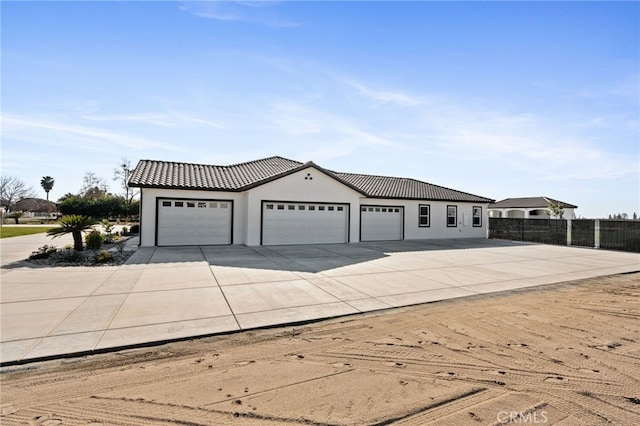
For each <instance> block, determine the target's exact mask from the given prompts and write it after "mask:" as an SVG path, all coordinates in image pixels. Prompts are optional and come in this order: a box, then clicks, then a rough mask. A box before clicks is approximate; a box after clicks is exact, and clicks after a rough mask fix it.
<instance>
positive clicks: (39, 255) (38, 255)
mask: <svg viewBox="0 0 640 426" xmlns="http://www.w3.org/2000/svg"><path fill="white" fill-rule="evenodd" d="M57 251H58V249H57V248H56V247H55V246H50V245H44V246H42V247H40V248H38V250H36V251H33V252H31V255H30V256H29V259H48V258H49V257H50V256H51V255H52V254H53V253H55V252H57Z"/></svg>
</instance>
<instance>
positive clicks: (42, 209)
mask: <svg viewBox="0 0 640 426" xmlns="http://www.w3.org/2000/svg"><path fill="white" fill-rule="evenodd" d="M13 211H14V212H22V217H36V218H55V217H56V212H57V211H58V208H57V206H56V203H54V202H52V201H47V200H43V199H42V198H23V199H22V200H20V201H18V202H16V203H15V204H14V206H13Z"/></svg>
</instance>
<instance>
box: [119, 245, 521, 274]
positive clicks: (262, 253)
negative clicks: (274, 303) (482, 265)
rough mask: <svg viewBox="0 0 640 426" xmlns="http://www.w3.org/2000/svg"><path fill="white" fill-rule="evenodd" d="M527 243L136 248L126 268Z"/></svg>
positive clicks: (300, 262) (307, 263)
mask: <svg viewBox="0 0 640 426" xmlns="http://www.w3.org/2000/svg"><path fill="white" fill-rule="evenodd" d="M521 245H528V244H527V243H520V242H512V241H505V240H487V239H436V240H405V241H378V242H361V243H357V244H313V245H287V246H258V247H247V246H180V247H140V248H139V249H138V250H137V251H136V253H134V255H133V256H132V257H131V258H130V259H129V260H128V261H127V263H126V264H127V265H146V264H172V263H175V264H184V263H192V262H207V263H208V264H209V265H210V266H218V267H230V268H250V269H266V270H275V271H293V272H310V273H317V272H322V271H326V270H329V269H335V268H340V267H344V266H349V265H354V264H359V263H364V262H368V261H371V260H376V259H381V258H385V257H389V254H390V253H411V252H425V251H434V250H466V249H478V248H491V247H513V246H521Z"/></svg>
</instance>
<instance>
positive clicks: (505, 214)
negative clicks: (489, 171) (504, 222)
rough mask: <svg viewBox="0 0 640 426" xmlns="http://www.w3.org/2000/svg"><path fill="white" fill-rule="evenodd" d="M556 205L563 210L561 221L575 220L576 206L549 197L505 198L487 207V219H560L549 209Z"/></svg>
mask: <svg viewBox="0 0 640 426" xmlns="http://www.w3.org/2000/svg"><path fill="white" fill-rule="evenodd" d="M550 204H556V205H559V206H561V207H562V208H563V210H564V212H563V214H562V218H563V219H575V218H576V214H575V209H577V208H578V206H575V205H573V204H569V203H565V202H564V201H558V200H554V199H553V198H549V197H526V198H507V199H505V200H502V201H498V202H497V203H493V204H490V205H489V217H502V218H521V219H522V218H523V219H549V218H551V219H560V217H557V216H555V215H554V214H553V212H552V210H551V209H550V208H549V205H550Z"/></svg>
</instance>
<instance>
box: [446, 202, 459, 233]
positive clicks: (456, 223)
mask: <svg viewBox="0 0 640 426" xmlns="http://www.w3.org/2000/svg"><path fill="white" fill-rule="evenodd" d="M449 209H454V210H453V212H454V215H453V216H451V215H449ZM451 217H453V224H449V219H450V218H451ZM457 227H458V206H456V205H453V204H448V205H447V228H457Z"/></svg>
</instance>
